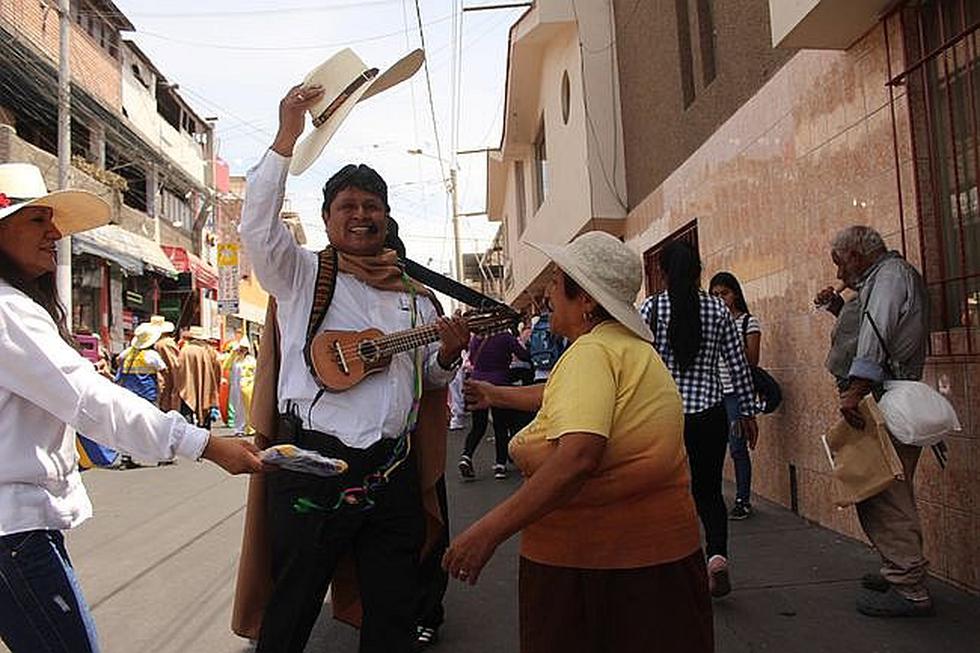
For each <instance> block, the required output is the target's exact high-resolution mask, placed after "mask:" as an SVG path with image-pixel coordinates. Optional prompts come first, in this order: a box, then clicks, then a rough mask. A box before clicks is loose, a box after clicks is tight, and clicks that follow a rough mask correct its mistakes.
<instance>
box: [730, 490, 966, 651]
mask: <svg viewBox="0 0 980 653" xmlns="http://www.w3.org/2000/svg"><path fill="white" fill-rule="evenodd" d="M730 500H731V498H730V497H729V501H730ZM753 508H755V514H754V515H753V516H752V517H751V518H750V519H747V520H745V521H741V522H731V523H730V530H729V535H730V541H731V549H732V565H733V566H732V580H733V583H734V588H735V589H734V591H733V592H732V594H731V595H730V596H729V597H726V598H725V599H722V600H720V601H716V602H715V604H714V605H715V642H716V650H717V651H718V652H719V653H749V652H752V653H755V652H757V651H779V652H780V653H793V652H797V651H798V652H800V653H811V652H812V653H817V652H822V651H828V652H831V651H832V652H834V653H850V652H851V651H860V652H861V653H875V652H879V651H880V652H886V651H887V652H888V653H925V652H929V651H936V652H940V651H941V652H942V653H967V652H971V653H972V652H974V651H978V650H980V641H978V634H980V626H978V624H980V598H978V597H976V596H974V595H971V594H969V593H967V592H963V591H961V590H958V589H956V588H954V587H952V586H950V585H948V584H946V583H943V582H941V581H939V580H936V579H930V580H929V588H930V590H931V591H932V596H933V600H934V602H935V605H936V613H937V616H935V617H933V618H929V619H875V618H871V617H865V616H863V615H861V614H858V613H857V611H856V610H855V609H854V599H855V597H856V596H857V593H858V590H859V585H860V581H859V579H860V577H861V576H862V575H863V574H865V573H867V572H870V571H877V569H878V556H877V554H876V553H875V552H874V551H873V550H872V549H870V548H869V547H868V546H866V545H864V544H863V543H861V542H857V541H855V540H852V539H850V538H847V537H844V536H843V535H840V534H838V533H835V532H833V531H829V530H827V529H824V528H821V527H819V526H815V525H813V524H811V523H809V522H807V521H805V520H803V519H801V518H799V517H797V516H796V515H794V514H793V513H791V512H790V511H788V510H786V509H785V508H783V507H781V506H778V505H776V504H773V503H769V502H768V501H763V500H760V499H757V502H756V503H755V504H754V505H753Z"/></svg>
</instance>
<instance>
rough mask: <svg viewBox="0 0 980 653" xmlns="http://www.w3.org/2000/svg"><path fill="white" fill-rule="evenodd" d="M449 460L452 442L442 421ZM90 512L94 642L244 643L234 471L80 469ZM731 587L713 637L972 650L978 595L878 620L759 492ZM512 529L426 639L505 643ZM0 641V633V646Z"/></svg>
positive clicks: (761, 643)
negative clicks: (908, 617) (234, 617)
mask: <svg viewBox="0 0 980 653" xmlns="http://www.w3.org/2000/svg"><path fill="white" fill-rule="evenodd" d="M450 437H451V438H452V441H451V444H450V454H451V460H454V459H455V454H456V453H457V452H458V447H459V446H460V444H461V439H462V438H461V435H460V434H458V433H454V434H452V435H451V436H450ZM491 451H492V446H490V443H484V444H483V445H482V447H481V450H480V451H479V452H478V464H479V468H478V473H479V476H480V478H479V480H478V481H477V482H475V483H465V484H464V483H462V482H461V481H459V480H458V478H457V477H456V475H455V473H454V472H455V470H454V469H452V470H451V471H452V472H453V473H451V474H450V482H449V492H450V497H451V503H452V510H453V525H454V527H455V528H456V529H459V528H460V527H461V526H463V525H465V524H467V523H469V522H470V521H471V520H472V519H473V518H474V517H476V516H478V515H479V514H481V513H482V512H483V511H484V510H485V509H486V508H488V507H489V506H491V505H493V503H494V502H496V501H498V500H500V499H501V498H502V497H504V496H505V495H506V494H507V493H508V492H510V491H512V490H513V489H514V488H515V487H516V486H517V484H518V480H517V479H516V478H511V479H509V480H507V481H503V482H501V481H495V480H493V479H492V478H490V477H489V464H490V460H489V456H490V455H491ZM85 481H86V484H87V486H88V487H89V490H90V492H91V495H92V498H93V501H94V502H95V505H96V517H95V519H93V520H91V521H90V522H88V523H87V524H85V525H84V526H82V527H81V528H79V529H77V531H75V532H74V533H72V534H71V535H70V537H69V547H70V551H71V554H72V556H73V558H74V561H75V563H76V566H77V568H78V570H79V575H80V577H81V582H82V585H83V587H84V588H85V592H86V595H87V597H88V599H89V601H90V603H91V605H92V608H93V611H94V614H95V619H96V622H97V624H98V627H99V631H100V633H101V636H102V641H103V646H104V650H105V651H107V652H108V653H129V652H131V651H132V652H136V651H139V652H153V653H158V652H159V653H169V652H174V653H177V652H178V651H179V652H187V651H195V652H196V651H202V652H208V653H244V652H246V651H248V650H249V646H248V643H247V642H245V641H244V640H241V639H239V638H237V637H235V636H234V635H232V634H231V632H230V631H229V629H228V623H229V618H230V614H231V600H232V592H233V584H234V578H235V571H236V559H237V552H238V547H239V538H240V536H241V527H242V519H243V505H242V504H243V500H244V492H245V480H244V479H241V478H229V477H226V476H224V475H223V474H222V473H221V472H219V471H218V470H217V469H216V468H215V467H214V466H212V465H208V464H201V465H197V464H193V463H186V462H181V463H179V464H177V465H173V466H169V467H159V468H152V469H138V470H129V471H106V470H96V471H92V472H86V473H85ZM732 531H733V558H734V560H735V567H734V581H735V584H736V591H735V592H734V593H733V595H732V596H731V597H730V598H728V599H726V600H724V601H721V602H718V603H716V604H715V606H716V624H717V640H718V646H717V650H718V651H719V652H720V653H750V652H753V653H754V652H757V651H779V652H780V653H792V652H797V651H798V652H801V653H802V652H805V653H810V652H822V651H833V652H834V653H843V652H849V651H861V652H862V653H873V652H882V653H884V652H888V653H923V652H925V651H942V652H943V653H960V652H962V653H968V652H971V653H972V652H973V651H976V633H977V630H976V624H977V623H978V622H980V599H977V598H976V597H973V596H970V595H967V594H965V593H962V592H959V591H957V590H954V589H952V588H950V587H949V586H947V585H944V584H941V583H939V582H938V581H933V582H932V588H933V591H934V593H935V598H936V603H937V608H938V610H939V613H940V616H939V617H938V618H936V619H931V620H919V621H878V620H873V619H867V618H863V617H861V616H859V615H857V614H856V613H855V612H854V611H853V609H852V598H853V597H852V594H853V589H854V588H855V587H856V582H855V581H856V579H857V578H858V577H859V576H860V575H861V574H862V573H863V572H865V571H868V570H870V569H873V568H874V564H875V563H874V561H875V557H874V555H873V554H872V553H871V552H870V551H869V550H868V549H867V548H866V547H864V546H863V545H860V544H858V543H856V542H854V541H852V540H848V539H846V538H843V537H841V536H839V535H837V534H835V533H832V532H830V531H827V530H824V529H820V528H816V527H814V526H812V525H810V524H808V523H807V522H804V521H802V520H800V519H799V518H797V517H795V516H794V515H792V514H790V513H789V512H787V511H785V510H783V509H781V508H778V507H776V506H773V505H771V504H765V503H762V502H760V503H759V506H758V513H757V515H756V516H755V517H754V518H753V519H751V520H749V521H747V522H741V523H736V524H733V529H732ZM516 563H517V556H516V542H508V543H507V544H506V545H505V546H504V547H502V549H501V550H500V551H498V553H497V555H496V556H495V558H494V559H493V561H492V562H491V563H490V565H489V567H488V569H487V570H486V572H485V574H484V577H483V578H482V579H481V582H480V585H479V586H478V587H477V588H475V589H474V588H469V587H462V586H460V585H459V584H457V583H453V584H452V585H451V586H450V590H449V594H448V596H447V611H448V622H447V624H446V626H445V627H444V628H443V631H442V642H441V643H440V645H439V646H438V648H437V649H434V650H438V651H466V652H467V653H469V652H473V653H483V652H486V653H510V652H513V651H516V650H517V635H516V633H517V598H516V567H517V565H516ZM0 648H2V647H0ZM307 650H308V651H311V652H312V651H331V652H332V653H353V652H354V651H356V633H355V631H353V630H352V629H350V628H348V627H347V626H344V625H342V624H339V623H336V622H334V621H333V620H332V619H330V618H329V617H327V616H326V613H325V614H324V616H323V617H322V618H321V619H320V621H319V623H318V624H317V627H316V630H315V632H314V635H313V638H312V640H311V643H310V646H309V647H308V649H307Z"/></svg>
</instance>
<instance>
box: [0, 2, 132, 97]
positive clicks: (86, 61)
mask: <svg viewBox="0 0 980 653" xmlns="http://www.w3.org/2000/svg"><path fill="white" fill-rule="evenodd" d="M0 21H2V22H3V24H4V27H5V28H6V29H8V30H9V31H11V32H12V33H13V34H14V35H15V36H16V37H18V38H20V39H22V40H23V41H25V42H26V43H28V44H30V45H31V46H32V47H33V49H35V50H37V51H39V52H41V53H43V54H44V55H46V56H47V58H48V59H49V60H50V61H51V65H52V66H54V67H55V68H56V69H57V67H58V48H59V40H60V39H59V31H58V11H57V6H56V5H55V4H53V3H52V2H50V1H45V0H0ZM70 52H71V74H72V79H73V80H74V82H75V83H76V84H78V85H80V86H81V87H82V88H84V89H85V90H86V91H88V92H89V93H91V94H92V95H93V96H95V97H97V98H99V99H100V100H102V101H103V102H104V103H105V104H106V106H108V107H110V108H112V109H113V110H115V111H116V112H118V113H121V112H122V79H121V73H120V63H119V61H117V60H116V59H113V58H112V57H111V56H109V53H107V52H106V51H105V50H103V49H102V48H101V47H100V46H99V45H98V44H97V43H95V42H94V41H93V40H92V39H91V37H89V35H88V34H87V33H86V32H84V31H83V30H81V29H79V27H78V25H76V24H75V23H72V31H71V50H70Z"/></svg>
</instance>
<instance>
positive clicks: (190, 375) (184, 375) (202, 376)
mask: <svg viewBox="0 0 980 653" xmlns="http://www.w3.org/2000/svg"><path fill="white" fill-rule="evenodd" d="M177 365H178V366H179V367H180V379H181V386H180V399H181V411H180V412H181V413H183V415H184V417H186V418H187V419H188V420H191V421H192V422H193V423H195V424H197V425H198V426H201V427H204V428H210V427H211V407H212V406H217V405H218V390H219V388H220V385H219V383H220V369H221V365H220V363H218V353H217V352H216V351H214V349H213V348H212V347H211V345H210V344H208V341H207V334H206V333H205V331H204V329H203V328H202V327H200V326H192V327H191V328H190V329H188V331H187V334H186V336H185V338H184V344H183V345H182V346H181V348H180V356H179V358H178V361H177Z"/></svg>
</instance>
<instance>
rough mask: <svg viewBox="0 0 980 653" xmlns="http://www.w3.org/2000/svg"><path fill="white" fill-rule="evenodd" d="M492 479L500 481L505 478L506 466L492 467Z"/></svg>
mask: <svg viewBox="0 0 980 653" xmlns="http://www.w3.org/2000/svg"><path fill="white" fill-rule="evenodd" d="M493 477H494V478H495V479H497V480H498V481H502V480H504V479H505V478H507V465H494V466H493Z"/></svg>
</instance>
